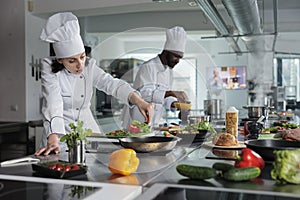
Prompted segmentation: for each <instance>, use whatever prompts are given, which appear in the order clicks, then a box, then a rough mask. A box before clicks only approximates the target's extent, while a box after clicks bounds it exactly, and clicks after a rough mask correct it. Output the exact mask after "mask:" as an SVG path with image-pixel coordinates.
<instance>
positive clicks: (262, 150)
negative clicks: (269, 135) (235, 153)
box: [245, 139, 300, 161]
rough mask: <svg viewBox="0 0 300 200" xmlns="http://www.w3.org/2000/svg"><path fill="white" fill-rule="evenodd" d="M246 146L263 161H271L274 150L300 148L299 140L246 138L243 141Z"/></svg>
mask: <svg viewBox="0 0 300 200" xmlns="http://www.w3.org/2000/svg"><path fill="white" fill-rule="evenodd" d="M245 145H246V146H247V148H250V149H252V150H253V151H255V152H256V153H258V154H259V155H260V156H261V157H262V158H263V159H264V160H265V161H273V160H274V159H275V157H274V153H273V151H274V150H284V149H296V148H300V142H294V141H287V140H272V139H266V140H247V141H245Z"/></svg>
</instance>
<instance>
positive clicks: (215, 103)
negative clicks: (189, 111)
mask: <svg viewBox="0 0 300 200" xmlns="http://www.w3.org/2000/svg"><path fill="white" fill-rule="evenodd" d="M222 107H223V105H222V100H221V99H209V100H204V113H205V115H209V116H210V117H211V119H221V118H222V117H223V109H222Z"/></svg>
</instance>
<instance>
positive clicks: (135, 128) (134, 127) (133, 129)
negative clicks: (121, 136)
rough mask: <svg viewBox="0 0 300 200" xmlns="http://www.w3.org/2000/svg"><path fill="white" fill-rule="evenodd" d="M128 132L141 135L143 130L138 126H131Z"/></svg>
mask: <svg viewBox="0 0 300 200" xmlns="http://www.w3.org/2000/svg"><path fill="white" fill-rule="evenodd" d="M128 131H129V132H131V133H140V132H141V129H140V127H138V126H135V125H133V124H130V125H129V127H128Z"/></svg>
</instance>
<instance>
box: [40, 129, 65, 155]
mask: <svg viewBox="0 0 300 200" xmlns="http://www.w3.org/2000/svg"><path fill="white" fill-rule="evenodd" d="M47 143H48V144H47V146H46V147H43V148H41V149H39V150H37V151H36V152H35V154H34V155H36V156H39V155H45V156H47V155H49V154H50V153H51V152H54V153H55V154H58V153H59V152H60V148H59V145H58V135H57V134H55V133H52V134H51V135H49V137H48V142H47Z"/></svg>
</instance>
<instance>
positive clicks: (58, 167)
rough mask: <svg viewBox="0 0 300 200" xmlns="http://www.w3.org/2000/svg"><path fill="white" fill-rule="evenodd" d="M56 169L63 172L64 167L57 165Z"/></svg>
mask: <svg viewBox="0 0 300 200" xmlns="http://www.w3.org/2000/svg"><path fill="white" fill-rule="evenodd" d="M54 169H55V170H57V171H62V169H63V166H62V164H61V163H57V164H56V166H55V168H54Z"/></svg>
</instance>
